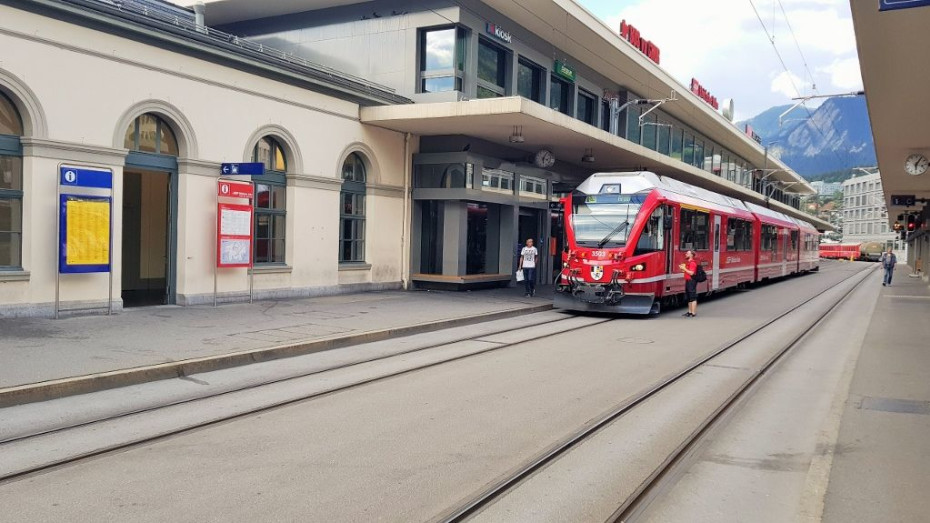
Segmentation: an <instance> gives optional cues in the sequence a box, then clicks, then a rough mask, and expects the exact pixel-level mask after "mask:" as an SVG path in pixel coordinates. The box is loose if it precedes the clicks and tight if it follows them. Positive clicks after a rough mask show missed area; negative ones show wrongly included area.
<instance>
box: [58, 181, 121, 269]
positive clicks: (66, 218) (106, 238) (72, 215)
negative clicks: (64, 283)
mask: <svg viewBox="0 0 930 523" xmlns="http://www.w3.org/2000/svg"><path fill="white" fill-rule="evenodd" d="M59 186H60V187H61V189H60V191H59V196H58V198H59V200H58V206H59V208H58V222H59V223H58V225H59V227H58V244H59V249H58V272H59V273H62V274H80V273H91V272H110V261H111V252H110V250H111V245H112V242H111V229H112V213H113V209H112V199H111V196H110V195H111V194H112V193H111V191H112V189H113V173H112V172H111V171H109V170H103V169H91V168H77V167H64V166H63V167H61V168H60V169H59Z"/></svg>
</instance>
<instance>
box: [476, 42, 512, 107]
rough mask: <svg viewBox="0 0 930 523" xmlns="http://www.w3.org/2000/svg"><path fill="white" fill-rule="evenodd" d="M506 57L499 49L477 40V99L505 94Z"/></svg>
mask: <svg viewBox="0 0 930 523" xmlns="http://www.w3.org/2000/svg"><path fill="white" fill-rule="evenodd" d="M507 55H508V52H507V51H506V50H504V49H502V48H501V47H498V46H496V45H494V44H492V43H491V42H489V41H487V40H485V39H484V38H479V39H478V98H497V97H500V96H504V95H506V94H507Z"/></svg>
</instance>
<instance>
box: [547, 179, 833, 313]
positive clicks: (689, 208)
mask: <svg viewBox="0 0 930 523" xmlns="http://www.w3.org/2000/svg"><path fill="white" fill-rule="evenodd" d="M562 204H563V207H564V209H565V233H566V238H565V239H566V252H565V253H564V254H563V258H564V259H563V268H562V272H561V274H560V275H559V278H558V281H557V291H556V294H555V306H556V307H558V308H562V309H571V310H580V311H599V312H616V313H625V314H656V313H658V312H659V311H660V310H661V308H662V306H663V305H665V306H673V305H677V304H680V303H682V302H683V300H684V292H685V281H684V276H683V275H682V273H681V271H680V270H678V265H679V264H681V263H683V262H684V261H685V251H686V250H688V249H692V250H694V252H695V255H696V258H697V260H698V262H699V263H701V264H702V265H703V266H704V270H705V271H706V272H707V281H706V282H704V283H699V284H698V292H701V293H711V292H718V291H722V290H724V289H729V288H734V287H744V286H747V285H749V284H751V283H754V282H759V281H763V280H768V279H771V278H780V277H784V276H788V275H790V274H796V273H801V272H808V271H816V270H818V269H819V265H818V263H819V259H820V258H819V253H818V248H817V245H818V238H819V234H818V232H817V229H815V228H814V227H813V226H812V225H811V224H809V223H807V222H804V221H801V220H796V219H795V218H792V217H790V216H787V215H785V214H782V213H780V212H777V211H773V210H771V209H767V208H765V207H761V206H758V205H755V204H752V203H746V202H743V201H740V200H737V199H735V198H730V197H728V196H723V195H721V194H717V193H714V192H711V191H708V190H706V189H701V188H700V187H695V186H692V185H689V184H686V183H683V182H680V181H677V180H673V179H671V178H666V177H660V176H658V175H656V174H654V173H651V172H631V173H598V174H594V175H592V176H591V177H589V178H588V179H587V180H585V181H584V182H582V183H581V185H579V186H578V188H577V189H576V190H575V191H574V192H572V193H571V194H570V195H568V196H566V197H565V198H563V199H562Z"/></svg>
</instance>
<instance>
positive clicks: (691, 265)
mask: <svg viewBox="0 0 930 523" xmlns="http://www.w3.org/2000/svg"><path fill="white" fill-rule="evenodd" d="M685 259H686V260H687V261H686V262H685V263H682V264H680V265H679V266H678V268H680V269H681V272H683V273H684V275H685V299H687V300H688V312H686V313H684V314H682V316H685V317H687V318H693V317H695V316H697V282H696V281H694V279H693V277H694V273H695V272H697V260H695V259H694V251H691V250H689V251H686V252H685Z"/></svg>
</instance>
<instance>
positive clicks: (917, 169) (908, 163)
mask: <svg viewBox="0 0 930 523" xmlns="http://www.w3.org/2000/svg"><path fill="white" fill-rule="evenodd" d="M928 167H930V160H928V159H927V157H926V156H924V155H922V154H912V155H910V156H908V157H907V159H906V160H904V172H906V173H907V174H910V175H911V176H917V175H918V174H923V173H925V172H927V168H928Z"/></svg>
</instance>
